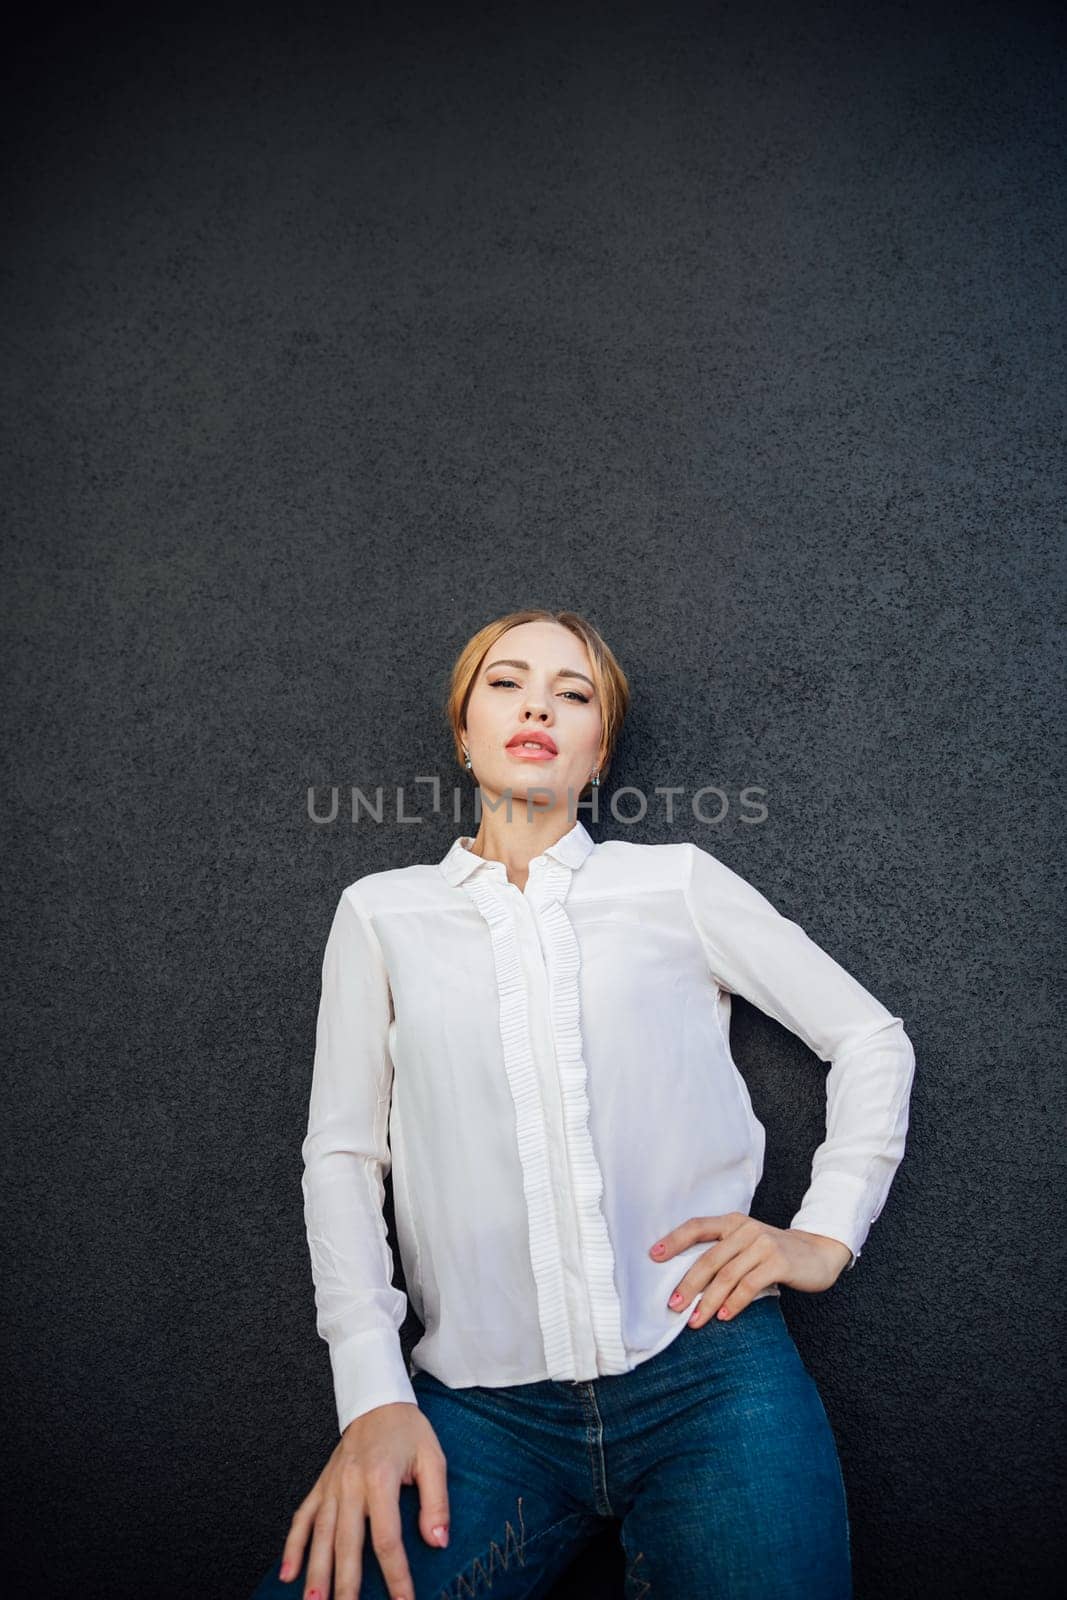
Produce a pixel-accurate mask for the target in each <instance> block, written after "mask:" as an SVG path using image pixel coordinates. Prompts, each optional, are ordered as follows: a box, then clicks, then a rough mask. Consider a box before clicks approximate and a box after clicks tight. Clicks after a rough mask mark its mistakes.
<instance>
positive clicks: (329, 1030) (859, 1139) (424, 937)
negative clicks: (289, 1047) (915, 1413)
mask: <svg viewBox="0 0 1067 1600" xmlns="http://www.w3.org/2000/svg"><path fill="white" fill-rule="evenodd" d="M471 843H472V840H470V839H469V838H458V839H456V841H455V842H454V844H453V845H452V846H451V848H450V849H449V851H448V853H447V855H446V856H445V857H444V859H443V860H442V861H440V862H435V863H431V864H429V865H416V866H409V867H398V868H395V869H393V870H391V871H385V872H372V873H369V874H367V875H366V876H365V877H362V878H359V879H358V880H357V881H356V882H355V883H352V884H350V885H349V886H348V887H347V888H346V889H345V890H344V892H343V893H342V895H341V899H340V903H339V904H338V907H337V910H336V912H335V914H334V918H333V923H332V926H331V928H330V933H329V938H328V940H327V943H326V950H325V956H324V959H323V966H322V993H321V999H320V1003H319V1012H318V1023H317V1029H316V1047H315V1062H314V1072H313V1077H312V1086H311V1096H310V1111H309V1118H308V1130H307V1137H306V1139H305V1140H304V1143H303V1147H302V1156H303V1162H304V1173H303V1180H302V1186H303V1196H304V1218H305V1222H306V1225H307V1237H308V1245H309V1249H310V1253H311V1265H312V1276H313V1280H314V1285H315V1303H316V1308H317V1328H318V1332H319V1334H320V1335H321V1336H322V1338H323V1339H325V1340H326V1341H327V1343H328V1345H329V1350H330V1361H331V1367H332V1372H333V1380H334V1391H335V1398H336V1402H337V1421H338V1426H339V1428H340V1430H341V1432H344V1430H345V1428H346V1427H347V1426H348V1424H349V1423H350V1422H351V1421H352V1420H353V1419H354V1418H355V1417H358V1416H361V1415H362V1414H363V1413H364V1412H366V1411H369V1410H371V1409H372V1408H373V1407H375V1406H380V1405H386V1404H388V1403H390V1402H392V1401H409V1402H411V1403H417V1401H416V1397H415V1393H414V1390H413V1388H412V1385H411V1375H412V1374H413V1373H414V1371H415V1370H416V1369H417V1368H424V1369H425V1370H426V1371H428V1372H430V1373H432V1374H434V1375H435V1376H436V1377H437V1378H439V1379H440V1380H441V1382H442V1383H445V1384H448V1385H449V1386H450V1387H453V1388H464V1387H467V1386H469V1385H472V1384H482V1385H487V1386H490V1387H497V1386H500V1385H505V1384H507V1385H510V1384H519V1383H531V1382H534V1381H536V1380H538V1379H545V1378H555V1379H563V1380H569V1381H572V1382H580V1381H585V1380H589V1379H592V1378H596V1377H600V1376H604V1375H607V1374H610V1373H620V1372H629V1371H631V1370H632V1369H633V1368H634V1367H636V1366H637V1365H639V1363H640V1362H642V1361H645V1360H647V1359H648V1358H649V1357H650V1356H653V1355H655V1354H656V1353H657V1352H658V1351H660V1350H662V1349H663V1348H664V1347H665V1346H666V1345H668V1344H669V1343H670V1342H671V1340H672V1339H675V1338H677V1337H678V1335H679V1334H680V1333H681V1332H682V1330H683V1329H684V1328H685V1327H686V1325H687V1318H688V1317H689V1316H690V1315H691V1314H692V1309H691V1308H690V1309H689V1310H687V1311H686V1312H685V1313H684V1314H683V1313H679V1312H676V1311H672V1310H670V1309H669V1308H668V1305H667V1299H668V1296H669V1295H670V1293H671V1291H672V1290H673V1289H674V1287H675V1285H676V1284H677V1282H678V1281H679V1280H680V1279H681V1277H682V1276H683V1274H684V1273H685V1272H686V1271H687V1270H688V1268H689V1267H690V1265H691V1264H692V1263H693V1262H694V1261H695V1260H696V1259H697V1258H698V1257H699V1256H700V1255H702V1254H703V1253H704V1252H705V1251H706V1250H708V1249H710V1248H711V1244H712V1243H713V1241H702V1242H699V1243H697V1244H694V1245H692V1246H690V1247H689V1248H688V1249H686V1250H683V1251H681V1252H680V1253H679V1254H677V1255H675V1256H673V1257H672V1258H671V1260H670V1261H669V1262H667V1263H663V1262H657V1261H655V1260H654V1259H653V1258H652V1257H651V1256H650V1255H649V1250H650V1248H651V1246H652V1245H653V1244H654V1243H655V1241H656V1239H658V1238H659V1237H660V1236H661V1235H663V1234H665V1233H667V1232H668V1231H669V1230H670V1229H672V1228H675V1227H677V1226H678V1225H679V1224H680V1223H682V1222H684V1221H686V1220H687V1219H688V1218H689V1217H693V1216H714V1215H720V1214H721V1213H723V1212H727V1211H741V1212H744V1213H745V1214H748V1213H749V1209H750V1206H751V1202H752V1197H753V1194H754V1192H755V1189H756V1186H757V1184H758V1183H759V1181H760V1177H761V1175H762V1172H763V1154H764V1146H765V1142H766V1135H765V1130H764V1127H763V1124H762V1123H761V1122H760V1121H759V1119H758V1118H757V1117H756V1115H755V1113H754V1111H753V1109H752V1103H751V1101H750V1099H749V1095H748V1090H747V1088H746V1086H745V1081H744V1079H743V1078H742V1076H741V1074H740V1073H739V1072H738V1070H737V1067H736V1066H735V1064H734V1061H733V1057H732V1055H731V1053H730V1045H729V1037H730V997H731V995H732V994H740V995H743V996H744V997H745V999H746V1000H750V1001H751V1002H752V1003H753V1004H754V1005H756V1006H758V1007H759V1009H760V1010H761V1011H764V1012H766V1013H767V1014H768V1016H771V1017H773V1018H775V1020H776V1021H778V1022H780V1023H782V1024H783V1025H784V1026H785V1027H787V1028H789V1029H790V1030H791V1031H792V1032H793V1033H795V1034H797V1035H798V1036H799V1037H800V1038H801V1039H803V1041H804V1043H805V1044H807V1045H808V1046H809V1047H810V1049H812V1050H813V1051H814V1052H815V1054H816V1055H817V1056H818V1057H819V1059H820V1060H821V1061H823V1062H828V1063H829V1064H830V1070H829V1073H828V1074H827V1079H826V1107H827V1116H826V1128H827V1131H826V1139H825V1141H824V1142H823V1143H822V1144H821V1145H820V1146H819V1148H818V1150H817V1151H816V1152H815V1156H814V1161H813V1166H812V1179H811V1184H810V1187H809V1188H808V1190H807V1192H806V1194H805V1195H804V1197H803V1200H802V1202H801V1206H800V1209H799V1211H798V1212H797V1213H796V1215H795V1216H794V1217H793V1219H792V1222H791V1224H790V1226H791V1227H794V1228H801V1229H805V1230H807V1231H809V1232H811V1233H819V1234H826V1235H829V1236H830V1237H831V1238H834V1239H838V1240H840V1241H841V1242H842V1243H843V1244H845V1245H847V1246H848V1248H849V1249H850V1250H851V1251H852V1252H853V1256H852V1260H851V1261H850V1263H849V1266H854V1265H855V1260H856V1257H857V1256H858V1255H859V1253H860V1250H861V1249H862V1247H863V1244H864V1241H865V1239H866V1237H867V1233H868V1230H869V1229H870V1227H871V1224H872V1223H873V1222H874V1221H875V1219H876V1218H877V1217H878V1214H879V1213H880V1211H881V1210H882V1207H883V1206H884V1204H885V1201H886V1197H887V1195H888V1192H889V1187H890V1184H891V1183H892V1181H893V1176H894V1173H895V1172H896V1169H897V1166H898V1165H899V1163H900V1160H901V1157H902V1156H903V1153H904V1141H905V1134H906V1132H907V1127H908V1104H909V1096H910V1092H911V1084H912V1078H913V1075H914V1068H915V1056H914V1051H913V1049H912V1046H911V1043H910V1041H909V1039H908V1037H907V1035H906V1034H905V1032H904V1028H903V1024H902V1022H901V1019H900V1018H899V1017H893V1016H891V1015H890V1014H889V1012H888V1011H887V1009H886V1008H885V1006H883V1005H882V1004H881V1003H880V1001H878V1000H876V999H875V998H874V996H873V995H871V994H869V993H868V991H867V990H866V989H864V988H863V987H862V985H861V984H860V983H858V982H857V980H856V979H855V978H853V977H851V976H850V975H849V973H847V972H846V971H845V970H844V969H843V968H842V967H840V966H838V965H837V963H836V962H835V961H834V960H833V959H832V958H831V957H830V956H829V955H827V954H826V952H825V951H824V950H822V949H820V947H819V946H818V945H816V944H815V943H813V941H812V940H811V939H810V938H809V937H808V935H807V934H806V933H805V932H804V930H803V929H802V928H801V927H799V926H798V924H797V923H795V922H791V921H789V920H788V919H787V918H786V917H784V916H782V915H781V914H780V913H779V912H778V911H777V910H776V909H775V908H774V906H773V905H771V903H770V902H769V901H768V900H766V899H765V898H764V896H763V895H762V894H760V893H759V891H758V890H756V889H755V888H753V887H752V886H751V885H750V884H749V883H747V882H746V881H745V880H744V879H743V878H741V877H739V876H738V875H737V873H735V872H733V871H732V870H731V869H730V868H729V867H727V866H725V865H724V864H723V863H722V862H721V861H719V860H717V858H716V857H715V856H713V855H712V854H711V853H710V852H709V851H707V850H705V849H703V848H701V846H699V845H696V844H691V843H683V844H658V845H656V844H638V843H634V842H631V841H628V840H615V839H613V840H608V841H605V842H602V843H595V842H594V840H593V839H592V838H591V837H590V835H589V833H588V832H587V831H586V829H585V827H584V826H583V824H582V823H581V822H580V821H579V822H576V823H575V824H574V826H573V827H572V828H571V830H570V831H569V832H568V833H566V834H565V835H564V836H563V838H561V839H560V840H559V841H558V842H557V843H556V844H554V845H552V846H550V847H549V849H548V850H546V851H545V853H544V854H543V855H540V856H537V857H536V858H535V859H534V860H533V861H531V863H530V868H529V878H528V881H527V885H526V889H525V891H522V890H520V889H518V888H517V887H516V886H515V885H514V884H512V883H510V882H509V881H508V877H507V873H506V869H505V867H504V865H503V863H502V862H499V861H489V860H485V859H484V858H482V857H480V856H476V855H474V854H473V853H472V852H471V850H470V849H469V848H468V847H469V845H470V844H471ZM390 1164H391V1166H392V1174H393V1198H394V1210H395V1217H396V1229H397V1241H398V1244H399V1248H400V1256H401V1261H402V1264H403V1270H404V1279H405V1282H406V1285H407V1289H408V1294H409V1295H410V1297H411V1302H412V1305H413V1306H414V1309H415V1311H416V1312H417V1314H418V1317H419V1320H420V1321H421V1322H422V1323H423V1324H424V1327H425V1332H424V1334H423V1336H422V1338H421V1339H420V1340H419V1341H418V1343H417V1344H416V1345H415V1347H414V1349H413V1351H412V1353H411V1363H410V1370H409V1366H408V1363H406V1362H405V1360H404V1356H403V1353H402V1349H401V1344H400V1328H401V1326H402V1324H403V1322H404V1320H405V1316H406V1313H407V1299H406V1297H405V1295H404V1294H403V1293H402V1292H401V1291H400V1290H399V1289H398V1288H396V1287H395V1286H394V1285H393V1281H392V1279H393V1267H394V1263H393V1258H392V1254H391V1252H390V1249H389V1244H388V1238H387V1233H386V1226H385V1219H384V1215H383V1211H382V1203H383V1200H384V1196H385V1185H384V1178H385V1175H386V1174H387V1173H388V1172H389V1170H390ZM779 1293H780V1290H779V1288H778V1286H777V1285H770V1286H769V1287H767V1288H765V1289H764V1290H762V1291H761V1294H779ZM698 1298H699V1296H698Z"/></svg>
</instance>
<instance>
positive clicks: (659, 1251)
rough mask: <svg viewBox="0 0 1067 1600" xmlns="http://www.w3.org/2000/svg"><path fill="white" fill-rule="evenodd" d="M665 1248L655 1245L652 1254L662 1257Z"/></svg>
mask: <svg viewBox="0 0 1067 1600" xmlns="http://www.w3.org/2000/svg"><path fill="white" fill-rule="evenodd" d="M663 1248H664V1247H663V1245H661V1244H654V1245H653V1246H652V1254H653V1255H654V1256H661V1255H662V1254H663Z"/></svg>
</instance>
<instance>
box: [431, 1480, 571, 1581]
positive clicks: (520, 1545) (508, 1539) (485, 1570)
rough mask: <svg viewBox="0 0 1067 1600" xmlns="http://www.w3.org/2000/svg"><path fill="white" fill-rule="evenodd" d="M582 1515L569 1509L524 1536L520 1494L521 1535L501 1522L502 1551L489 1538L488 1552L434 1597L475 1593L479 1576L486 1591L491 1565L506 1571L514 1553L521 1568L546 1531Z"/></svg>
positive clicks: (492, 1567)
mask: <svg viewBox="0 0 1067 1600" xmlns="http://www.w3.org/2000/svg"><path fill="white" fill-rule="evenodd" d="M584 1516H585V1512H584V1511H571V1512H569V1513H568V1514H567V1516H565V1517H561V1518H560V1519H559V1521H558V1522H553V1523H550V1524H549V1526H548V1527H547V1528H542V1529H541V1531H540V1532H539V1533H535V1534H532V1535H531V1536H530V1538H529V1539H527V1537H526V1525H525V1523H524V1522H523V1516H522V1495H521V1494H520V1495H519V1497H518V1522H519V1527H520V1528H521V1529H522V1533H521V1535H520V1536H518V1537H517V1536H516V1533H515V1529H514V1528H513V1527H512V1525H511V1523H510V1522H505V1524H504V1526H505V1527H506V1529H507V1534H506V1535H505V1538H504V1550H503V1554H501V1549H500V1546H499V1545H498V1544H497V1543H496V1541H495V1540H493V1541H492V1542H491V1543H490V1546H489V1554H488V1555H487V1556H485V1557H484V1558H483V1557H480V1556H479V1557H475V1559H474V1561H472V1562H471V1565H470V1568H469V1569H465V1570H464V1571H463V1572H461V1573H459V1574H458V1575H457V1576H456V1577H455V1578H452V1579H451V1580H450V1581H449V1583H448V1585H447V1587H446V1588H444V1589H441V1590H439V1591H438V1596H437V1600H461V1597H462V1596H464V1595H474V1594H476V1593H477V1590H476V1588H475V1585H476V1583H477V1581H478V1578H479V1577H481V1578H482V1579H483V1581H484V1584H485V1590H486V1591H488V1590H490V1589H491V1588H492V1587H493V1569H494V1566H498V1567H499V1570H500V1571H502V1572H506V1571H507V1570H508V1565H509V1563H510V1560H511V1557H512V1556H517V1558H518V1562H519V1565H520V1567H524V1566H525V1565H526V1552H527V1550H528V1549H529V1548H530V1547H531V1546H532V1545H535V1544H536V1543H537V1541H538V1540H539V1539H546V1538H547V1537H548V1535H549V1534H550V1533H555V1532H557V1530H558V1529H560V1528H562V1527H563V1525H564V1523H567V1522H574V1521H576V1520H579V1519H580V1518H582V1517H584ZM468 1570H469V1572H470V1576H469V1577H468V1576H467V1571H468Z"/></svg>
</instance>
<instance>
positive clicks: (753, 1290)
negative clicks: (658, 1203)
mask: <svg viewBox="0 0 1067 1600" xmlns="http://www.w3.org/2000/svg"><path fill="white" fill-rule="evenodd" d="M701 1239H714V1240H716V1241H717V1243H715V1244H713V1245H712V1247H711V1249H710V1250H705V1252H704V1254H703V1255H702V1256H698V1257H697V1259H696V1261H694V1262H693V1263H692V1265H691V1266H690V1268H689V1270H688V1272H686V1274H685V1276H684V1277H683V1278H681V1279H680V1280H679V1282H678V1283H677V1284H676V1285H674V1286H673V1287H674V1291H675V1294H676V1295H677V1296H678V1298H675V1297H674V1295H671V1298H669V1299H667V1295H665V1296H664V1298H665V1299H667V1308H668V1310H670V1311H674V1312H677V1313H678V1314H679V1315H685V1313H686V1312H687V1311H688V1310H689V1309H690V1308H691V1306H692V1303H693V1298H694V1296H695V1295H698V1294H701V1291H703V1293H702V1294H701V1300H700V1304H699V1305H698V1306H697V1308H696V1310H695V1311H694V1312H693V1313H692V1315H691V1316H690V1317H689V1324H690V1326H691V1327H694V1328H696V1327H699V1326H700V1325H701V1324H702V1323H704V1322H707V1321H709V1319H710V1318H711V1317H714V1316H716V1315H718V1316H720V1317H722V1318H723V1319H724V1320H725V1319H726V1318H727V1317H731V1316H734V1315H736V1313H737V1312H738V1311H742V1310H743V1309H744V1307H745V1306H747V1305H748V1304H749V1302H750V1301H752V1300H754V1299H755V1297H756V1295H757V1294H758V1293H759V1292H760V1290H761V1289H766V1288H767V1287H768V1286H769V1285H770V1284H772V1283H777V1284H785V1285H786V1286H787V1287H788V1288H790V1289H801V1290H805V1291H806V1292H807V1293H808V1294H817V1293H818V1292H819V1290H820V1289H829V1288H830V1286H831V1285H832V1284H833V1283H835V1282H836V1281H837V1279H838V1278H839V1277H840V1275H841V1273H842V1272H843V1271H844V1269H845V1268H846V1267H847V1266H848V1264H849V1262H850V1261H851V1259H852V1251H851V1250H850V1249H849V1248H848V1245H846V1244H842V1243H841V1241H840V1240H839V1239H831V1238H829V1237H828V1236H827V1235H826V1234H822V1233H805V1232H804V1231H803V1230H802V1229H800V1228H775V1227H772V1225H771V1224H770V1223H769V1222H759V1221H757V1219H756V1218H755V1217H749V1216H746V1215H745V1213H744V1212H743V1211H729V1212H727V1213H726V1215H725V1216H721V1217H690V1218H689V1221H688V1222H683V1223H680V1224H679V1226H678V1227H677V1228H672V1229H671V1231H670V1233H665V1234H663V1235H662V1237H661V1238H660V1239H659V1241H658V1242H657V1243H656V1244H654V1245H653V1246H652V1248H651V1249H650V1250H649V1252H648V1253H649V1255H650V1256H651V1257H652V1259H653V1261H669V1260H670V1258H671V1257H672V1256H674V1255H677V1254H678V1252H679V1251H681V1250H687V1249H689V1247H690V1246H691V1245H694V1244H697V1243H698V1242H699V1241H700V1240H701ZM664 1287H665V1288H666V1289H667V1294H668V1295H670V1294H671V1285H670V1284H669V1283H665V1285H664Z"/></svg>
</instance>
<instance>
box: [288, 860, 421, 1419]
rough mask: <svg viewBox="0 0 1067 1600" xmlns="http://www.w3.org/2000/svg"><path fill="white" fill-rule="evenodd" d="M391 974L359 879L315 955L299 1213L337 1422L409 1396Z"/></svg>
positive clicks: (411, 1393) (347, 892) (343, 899)
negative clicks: (397, 1217)
mask: <svg viewBox="0 0 1067 1600" xmlns="http://www.w3.org/2000/svg"><path fill="white" fill-rule="evenodd" d="M390 1021H391V998H390V993H389V981H388V975H387V972H386V968H385V962H384V959H383V956H382V952H381V947H380V945H379V943H378V940H377V937H376V935H375V933H374V929H373V927H372V924H371V922H370V919H369V917H368V916H367V914H366V911H365V909H364V907H363V905H362V904H361V901H360V899H359V895H358V889H357V886H356V885H350V886H349V887H348V888H347V889H346V890H345V891H344V893H343V894H342V896H341V900H340V903H339V905H338V907H337V910H336V912H335V913H334V918H333V923H332V925H331V928H330V933H329V937H328V938H327V941H326V950H325V955H324V957H323V963H322V992H321V997H320V1001H319V1011H318V1021H317V1024H316V1037H315V1065H314V1072H313V1076H312V1085H311V1097H310V1108H309V1115H308V1129H307V1137H306V1139H305V1140H304V1143H303V1146H302V1152H301V1153H302V1156H303V1161H304V1172H303V1178H302V1190H303V1195H304V1220H305V1223H306V1226H307V1238H308V1248H309V1251H310V1254H311V1267H312V1277H313V1279H314V1284H315V1304H316V1308H317V1329H318V1332H319V1334H320V1336H321V1337H322V1338H323V1339H325V1340H326V1341H327V1343H328V1345H329V1349H330V1364H331V1368H332V1371H333V1383H334V1394H335V1398H336V1402H337V1422H338V1427H339V1429H340V1431H341V1432H342V1433H343V1432H344V1430H345V1428H346V1427H347V1426H348V1424H349V1423H350V1422H352V1421H353V1420H354V1418H356V1417H358V1416H362V1415H363V1413H364V1412H365V1411H370V1410H372V1409H373V1408H374V1407H375V1406H381V1405H388V1404H391V1403H392V1402H395V1401H408V1402H410V1403H412V1404H417V1403H418V1402H417V1400H416V1398H415V1392H414V1390H413V1388H412V1385H411V1380H410V1377H409V1375H408V1369H407V1364H406V1362H405V1360H404V1356H403V1351H402V1348H401V1344H400V1328H401V1326H402V1324H403V1321H404V1317H405V1314H406V1311H407V1296H406V1295H404V1294H403V1293H401V1291H400V1290H399V1289H397V1288H394V1286H393V1282H392V1278H393V1259H392V1252H391V1251H390V1249H389V1242H388V1234H387V1230H386V1224H385V1216H384V1213H383V1210H382V1206H383V1202H384V1200H385V1177H386V1175H387V1174H388V1172H389V1167H390V1154H389V1145H388V1120H389V1105H390V1097H391V1091H392V1061H391V1058H390V1055H389V1049H388V1031H389V1025H390Z"/></svg>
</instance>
